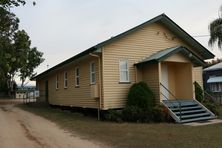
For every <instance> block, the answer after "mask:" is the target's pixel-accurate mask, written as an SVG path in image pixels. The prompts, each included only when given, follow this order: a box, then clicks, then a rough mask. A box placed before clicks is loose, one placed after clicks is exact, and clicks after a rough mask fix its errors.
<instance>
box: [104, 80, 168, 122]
mask: <svg viewBox="0 0 222 148" xmlns="http://www.w3.org/2000/svg"><path fill="white" fill-rule="evenodd" d="M105 117H106V120H109V121H117V122H119V121H127V122H145V123H147V122H161V121H164V120H165V118H166V117H167V116H166V114H165V113H164V108H163V107H162V106H155V97H154V94H153V92H152V91H151V90H150V88H149V87H148V85H147V84H146V83H145V82H139V83H135V84H133V85H132V86H131V88H130V90H129V93H128V98H127V104H126V107H125V108H124V109H123V110H122V111H120V110H110V111H108V112H107V114H106V116H105Z"/></svg>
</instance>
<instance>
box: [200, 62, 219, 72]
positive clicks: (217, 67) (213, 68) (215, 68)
mask: <svg viewBox="0 0 222 148" xmlns="http://www.w3.org/2000/svg"><path fill="white" fill-rule="evenodd" d="M220 69H222V62H220V63H217V64H215V65H213V66H210V67H207V68H205V69H204V71H212V70H220Z"/></svg>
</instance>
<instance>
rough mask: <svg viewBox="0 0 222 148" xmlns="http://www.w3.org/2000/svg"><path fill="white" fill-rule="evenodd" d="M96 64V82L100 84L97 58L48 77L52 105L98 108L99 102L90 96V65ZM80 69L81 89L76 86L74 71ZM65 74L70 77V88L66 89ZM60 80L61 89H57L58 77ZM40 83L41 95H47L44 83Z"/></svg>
mask: <svg viewBox="0 0 222 148" xmlns="http://www.w3.org/2000/svg"><path fill="white" fill-rule="evenodd" d="M92 61H93V62H94V63H95V68H96V82H98V77H97V76H98V75H97V73H98V62H97V59H96V58H93V57H89V58H85V59H84V60H81V61H78V62H76V63H73V64H71V65H69V66H67V67H64V68H63V69H60V70H59V71H56V72H53V73H52V74H50V75H48V76H47V78H45V79H46V80H48V86H49V92H48V95H49V97H48V100H49V103H50V104H52V105H67V106H76V107H87V108H98V101H97V100H95V99H94V98H91V94H90V66H89V65H90V63H91V62H92ZM76 67H79V69H80V70H81V72H80V77H79V82H80V85H79V87H76V86H75V75H74V70H75V68H76ZM64 72H67V76H68V86H67V88H64V85H63V83H64ZM57 75H58V78H59V88H58V89H56V88H55V83H56V81H55V80H56V76H57ZM38 82H40V83H41V84H40V86H41V89H40V94H45V86H44V82H42V81H38V80H37V83H38Z"/></svg>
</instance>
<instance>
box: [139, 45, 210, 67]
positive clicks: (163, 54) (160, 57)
mask: <svg viewBox="0 0 222 148" xmlns="http://www.w3.org/2000/svg"><path fill="white" fill-rule="evenodd" d="M176 53H181V54H182V55H184V56H185V57H187V58H188V59H189V60H190V61H191V62H192V63H193V64H194V65H195V66H206V64H205V62H204V61H203V60H202V59H200V58H199V57H198V56H196V55H195V54H194V53H193V52H192V51H190V50H189V49H187V48H186V47H184V46H176V47H172V48H166V49H164V50H161V51H159V52H157V53H155V54H153V55H151V56H149V57H147V58H145V59H144V60H142V61H140V62H139V63H137V64H135V65H142V64H145V63H149V62H155V61H156V62H159V61H164V60H165V59H166V58H168V57H170V56H172V55H173V54H176Z"/></svg>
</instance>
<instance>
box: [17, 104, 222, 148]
mask: <svg viewBox="0 0 222 148" xmlns="http://www.w3.org/2000/svg"><path fill="white" fill-rule="evenodd" d="M20 107H21V108H22V109H24V110H27V111H30V112H32V113H34V114H37V115H40V116H42V117H45V118H46V119H49V120H51V121H53V122H55V123H56V124H58V125H59V126H60V127H61V128H63V129H65V130H68V131H70V132H71V133H73V134H74V135H76V134H78V135H80V137H81V138H83V139H90V140H95V141H100V142H102V143H104V144H107V145H109V146H112V147H121V148H122V147H127V148H130V147H132V148H134V147H181V148H183V147H184V148H185V147H195V148H196V147H221V145H222V140H221V138H222V124H214V125H207V126H199V127H191V126H185V125H179V124H173V123H155V124H154V123H152V124H139V123H138V124H136V123H112V122H104V121H97V120H96V119H95V118H91V117H86V116H84V115H82V114H79V113H71V112H69V111H62V110H59V109H52V108H50V107H48V106H45V105H40V106H35V105H34V106H33V105H32V106H28V105H21V106H20ZM220 113H221V114H222V107H220ZM220 118H222V117H221V116H220Z"/></svg>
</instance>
